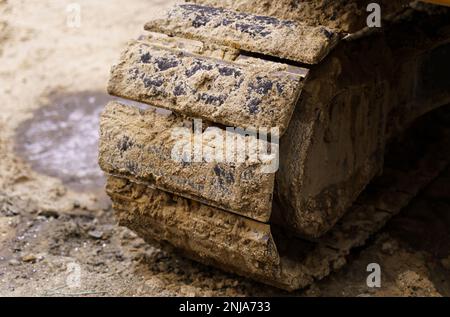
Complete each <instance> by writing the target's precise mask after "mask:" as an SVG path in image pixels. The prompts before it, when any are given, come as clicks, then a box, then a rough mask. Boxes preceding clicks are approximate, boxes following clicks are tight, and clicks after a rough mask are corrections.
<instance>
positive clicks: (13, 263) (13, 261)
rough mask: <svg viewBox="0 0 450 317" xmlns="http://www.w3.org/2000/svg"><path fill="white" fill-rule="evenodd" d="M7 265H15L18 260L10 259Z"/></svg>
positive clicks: (17, 263)
mask: <svg viewBox="0 0 450 317" xmlns="http://www.w3.org/2000/svg"><path fill="white" fill-rule="evenodd" d="M8 263H9V265H11V266H17V265H20V262H19V261H18V260H16V259H11V260H9V262H8Z"/></svg>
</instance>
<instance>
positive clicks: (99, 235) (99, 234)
mask: <svg viewBox="0 0 450 317" xmlns="http://www.w3.org/2000/svg"><path fill="white" fill-rule="evenodd" d="M88 235H89V236H90V237H91V238H94V239H101V238H102V237H103V231H100V230H91V231H89V232H88Z"/></svg>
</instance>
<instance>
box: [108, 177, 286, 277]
mask: <svg viewBox="0 0 450 317" xmlns="http://www.w3.org/2000/svg"><path fill="white" fill-rule="evenodd" d="M106 190H107V193H108V195H109V196H110V197H111V198H112V201H113V207H114V209H115V210H116V215H117V218H118V220H119V223H120V224H121V225H124V226H127V227H129V228H132V229H133V230H135V231H136V232H138V233H139V235H141V236H143V237H145V239H147V240H152V241H157V242H159V243H169V244H170V245H172V246H174V247H176V248H178V249H181V250H184V251H185V252H186V253H188V254H189V255H190V256H191V257H195V258H196V259H198V260H200V261H202V262H205V263H208V264H214V265H218V266H222V267H227V268H228V269H233V270H236V271H237V272H241V273H244V272H245V273H246V274H258V276H259V275H262V276H271V278H276V277H277V276H279V271H280V270H279V263H280V258H279V255H278V251H277V249H276V246H275V242H274V241H273V238H272V234H271V231H270V225H268V224H263V223H260V222H258V221H254V220H251V219H247V218H245V217H240V216H238V215H235V214H232V213H229V212H226V211H223V210H219V209H216V208H213V207H209V206H206V205H203V204H200V203H198V202H195V201H192V200H188V199H185V198H182V197H177V196H175V195H172V194H169V193H165V192H163V191H160V190H157V189H151V188H149V187H147V186H145V185H139V184H134V183H132V182H130V181H128V180H126V179H121V178H117V177H109V178H108V182H107V186H106Z"/></svg>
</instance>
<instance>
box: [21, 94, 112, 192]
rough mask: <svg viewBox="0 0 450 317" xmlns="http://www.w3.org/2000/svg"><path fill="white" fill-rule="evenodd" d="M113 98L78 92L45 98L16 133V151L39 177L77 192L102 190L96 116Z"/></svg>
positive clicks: (97, 118)
mask: <svg viewBox="0 0 450 317" xmlns="http://www.w3.org/2000/svg"><path fill="white" fill-rule="evenodd" d="M112 99H113V97H111V96H108V95H107V94H105V93H101V92H81V93H73V94H64V95H61V94H60V95H56V94H53V95H51V96H50V97H49V103H48V105H47V106H44V107H40V108H39V109H38V110H37V111H36V112H35V113H34V115H33V117H32V118H30V119H29V120H27V121H25V122H23V123H22V124H21V126H20V127H19V128H18V130H17V134H16V135H17V137H16V138H17V139H16V151H17V153H18V154H19V156H20V157H22V158H23V159H24V160H25V161H27V162H29V163H30V164H31V166H32V168H33V169H34V170H36V171H37V172H39V173H42V174H46V175H49V176H53V177H57V178H59V179H61V180H62V181H63V183H64V184H66V185H67V186H68V187H70V188H72V189H75V190H79V191H90V190H93V189H98V188H102V187H103V185H104V182H105V177H104V175H103V172H102V171H101V170H100V168H99V167H98V164H97V153H98V138H99V116H100V113H101V111H102V109H103V107H104V106H105V105H106V103H107V102H108V101H110V100H112Z"/></svg>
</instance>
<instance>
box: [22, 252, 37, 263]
mask: <svg viewBox="0 0 450 317" xmlns="http://www.w3.org/2000/svg"><path fill="white" fill-rule="evenodd" d="M36 260H37V258H36V256H35V255H34V254H27V255H24V256H23V257H22V261H23V262H30V263H35V262H36Z"/></svg>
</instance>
